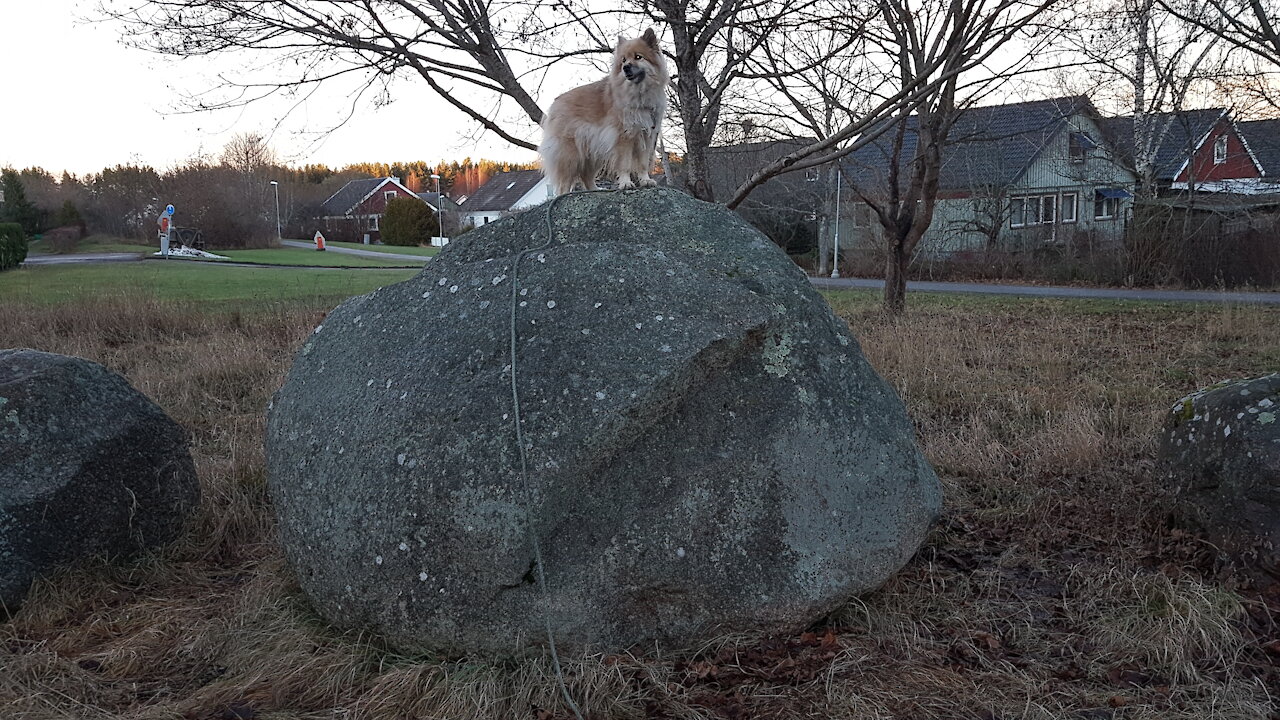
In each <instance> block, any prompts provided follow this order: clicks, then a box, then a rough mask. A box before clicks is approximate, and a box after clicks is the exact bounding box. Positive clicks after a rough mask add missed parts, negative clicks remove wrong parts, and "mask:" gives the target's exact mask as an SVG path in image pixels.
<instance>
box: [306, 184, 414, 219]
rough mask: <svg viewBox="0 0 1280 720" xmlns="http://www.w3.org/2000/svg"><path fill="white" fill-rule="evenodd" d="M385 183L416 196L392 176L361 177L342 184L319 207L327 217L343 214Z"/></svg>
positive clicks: (371, 195)
mask: <svg viewBox="0 0 1280 720" xmlns="http://www.w3.org/2000/svg"><path fill="white" fill-rule="evenodd" d="M387 183H391V184H393V185H395V186H396V187H398V188H400V189H401V190H403V191H405V193H407V194H408V195H409V196H410V197H417V195H416V194H415V193H414V192H413V191H412V190H410V189H409V188H407V187H405V186H404V185H402V184H400V181H399V180H397V179H395V178H393V177H381V178H363V179H361V180H352V181H351V182H349V183H347V184H346V185H343V186H342V187H341V188H339V189H338V192H336V193H334V194H333V195H330V196H329V199H328V200H325V201H324V202H323V203H321V204H320V208H321V210H323V211H324V214H325V215H327V216H329V217H342V216H345V215H347V214H349V213H350V212H351V211H352V210H354V209H355V208H356V207H357V206H359V205H360V203H362V202H364V201H365V200H368V199H369V198H370V197H373V194H374V193H376V192H378V190H379V189H380V188H381V187H382V186H383V185H386V184H387Z"/></svg>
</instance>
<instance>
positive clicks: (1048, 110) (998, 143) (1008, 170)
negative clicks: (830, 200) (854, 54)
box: [844, 96, 1096, 192]
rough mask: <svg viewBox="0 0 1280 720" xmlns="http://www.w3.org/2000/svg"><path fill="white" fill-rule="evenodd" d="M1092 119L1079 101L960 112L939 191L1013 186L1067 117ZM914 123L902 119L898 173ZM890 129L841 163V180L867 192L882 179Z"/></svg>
mask: <svg viewBox="0 0 1280 720" xmlns="http://www.w3.org/2000/svg"><path fill="white" fill-rule="evenodd" d="M1076 114H1086V115H1089V116H1091V117H1096V111H1095V110H1094V109H1093V105H1092V104H1091V103H1090V102H1089V100H1088V99H1087V98H1085V97H1082V96H1071V97H1062V98H1052V99H1049V100H1033V101H1030V102H1022V103H1012V104H1008V105H988V106H983V107H973V108H968V109H966V110H965V111H964V112H963V113H962V114H961V115H960V117H959V119H957V121H956V123H955V125H953V126H952V128H951V132H950V134H948V136H947V139H948V143H947V145H946V147H945V148H944V150H943V153H942V168H941V175H940V178H939V190H940V191H942V192H946V191H949V190H950V191H970V190H973V189H974V188H976V187H986V186H993V187H1005V186H1008V185H1010V184H1012V183H1013V182H1015V181H1016V180H1017V179H1018V178H1019V177H1020V176H1021V175H1022V174H1023V172H1025V171H1026V169H1027V167H1029V166H1030V165H1031V162H1032V161H1033V160H1035V158H1036V157H1037V156H1038V155H1039V154H1040V152H1041V151H1042V150H1043V149H1044V148H1045V146H1046V145H1047V144H1048V143H1049V141H1050V140H1052V139H1053V138H1054V137H1055V136H1056V135H1057V134H1058V133H1059V132H1060V131H1061V130H1062V128H1063V126H1064V120H1065V119H1066V118H1068V117H1070V116H1072V115H1076ZM916 127H917V118H916V116H912V117H910V118H908V119H907V129H906V131H905V132H904V134H903V138H902V142H903V148H902V153H901V158H903V160H902V167H903V171H904V172H905V170H906V163H907V162H909V160H910V158H911V156H912V153H914V151H915V145H916V140H917V135H916V133H917V131H916ZM895 136H896V129H895V128H890V129H889V130H887V131H886V132H885V133H884V134H883V135H881V136H880V137H879V138H877V139H876V140H875V141H874V142H872V143H871V144H869V145H867V146H865V147H863V148H862V149H860V150H858V151H857V152H854V153H853V154H851V155H850V156H849V157H848V158H847V159H846V160H845V161H844V171H845V177H846V178H847V179H848V180H849V181H851V182H854V183H857V184H858V185H859V186H862V187H865V188H867V189H873V190H874V189H878V188H879V187H883V185H884V184H885V183H886V182H887V179H888V170H889V165H890V158H891V157H892V154H893V153H892V148H893V145H894V142H895Z"/></svg>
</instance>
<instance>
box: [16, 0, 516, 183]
mask: <svg viewBox="0 0 1280 720" xmlns="http://www.w3.org/2000/svg"><path fill="white" fill-rule="evenodd" d="M95 5H96V0H0V29H3V37H0V76H3V78H4V80H3V83H2V84H0V86H2V87H3V91H4V93H5V99H4V102H3V103H0V105H2V106H3V108H4V109H3V111H2V112H0V167H4V166H13V167H17V168H24V167H30V166H40V167H43V168H45V169H46V170H48V171H50V172H52V173H53V174H55V175H57V174H60V173H61V171H62V170H64V169H66V170H70V171H71V172H73V173H76V174H83V173H87V172H97V171H98V170H101V169H102V168H103V167H107V166H111V165H116V164H122V163H128V162H134V163H138V162H141V163H145V164H149V165H152V166H154V167H156V168H157V169H164V168H166V167H169V166H171V165H173V164H175V163H179V162H182V161H183V160H186V159H188V158H191V157H194V156H197V155H199V154H201V153H204V154H206V155H210V156H216V155H217V153H218V151H219V150H221V148H222V146H223V145H224V144H225V143H226V141H227V140H228V138H230V137H231V136H232V135H234V134H235V133H237V132H260V133H262V134H264V135H271V145H272V146H273V147H274V148H275V149H276V150H277V152H278V153H279V155H280V156H281V159H282V160H284V161H286V162H288V163H290V164H303V163H307V162H316V163H325V164H327V165H330V166H341V165H344V164H346V163H350V162H358V161H385V162H394V161H397V160H426V161H429V162H430V161H436V160H442V159H443V160H450V159H462V158H463V157H465V156H468V155H469V156H471V157H487V158H492V159H498V160H501V159H510V160H520V161H524V160H531V159H533V153H531V152H529V151H527V150H521V149H518V148H514V147H511V146H509V145H507V144H505V143H502V142H501V141H496V142H495V141H493V140H489V139H488V138H481V139H480V140H479V142H477V140H476V139H474V138H472V137H470V136H469V134H470V130H471V128H470V126H468V125H467V123H466V122H464V120H463V119H462V118H460V117H459V116H458V115H457V114H456V113H455V112H453V111H451V110H450V109H448V108H446V107H443V105H444V104H443V102H441V101H439V100H437V99H435V98H433V97H431V96H429V94H428V92H424V91H421V90H419V88H418V86H415V85H414V84H413V83H412V82H409V81H401V82H400V83H399V84H398V85H396V86H394V87H393V93H392V97H393V98H394V102H392V103H391V104H390V105H388V106H385V107H381V108H377V107H374V105H373V102H372V101H371V100H365V101H363V102H361V103H359V104H358V105H357V106H356V111H355V115H354V116H353V117H352V119H351V120H350V121H349V122H347V124H346V125H344V126H343V127H341V128H340V129H338V130H336V131H334V132H333V133H331V134H329V135H327V136H326V137H317V136H316V133H318V132H319V131H321V130H324V129H326V128H329V127H332V126H333V125H335V124H337V123H338V122H339V121H340V119H341V118H342V117H344V116H345V115H346V113H347V112H348V111H349V110H350V108H351V103H350V101H349V100H348V98H347V89H346V88H339V87H337V86H334V87H332V88H322V89H321V90H320V91H319V92H318V93H316V94H315V95H314V96H313V97H312V98H311V99H310V100H309V101H307V102H305V103H303V104H302V105H301V106H299V107H297V108H296V109H293V110H292V111H291V112H289V108H290V105H291V103H286V102H276V101H270V102H264V103H262V104H260V105H256V106H254V107H251V108H249V109H246V110H242V111H223V112H218V113H199V114H180V113H178V112H176V107H175V106H176V104H177V103H176V102H175V101H174V96H173V93H174V92H175V91H177V92H181V91H182V90H184V89H185V90H200V89H204V88H207V87H209V86H210V85H211V84H212V83H213V82H214V80H213V78H215V77H216V74H217V72H218V71H219V70H223V69H225V67H219V66H217V65H215V64H214V63H212V62H211V61H209V60H204V59H192V60H183V61H174V60H172V59H169V58H163V57H159V56H156V55H153V54H150V53H146V52H143V51H140V50H133V49H129V48H126V47H124V46H123V45H122V44H121V42H120V33H119V29H118V27H115V26H113V25H111V24H107V23H92V22H86V21H85V18H87V17H90V16H92V14H93V12H94V8H95ZM286 114H287V117H286ZM281 118H284V119H283V121H282V120H281ZM278 124H279V125H280V127H278V128H277V125H278Z"/></svg>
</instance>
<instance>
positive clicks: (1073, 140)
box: [1067, 132, 1097, 163]
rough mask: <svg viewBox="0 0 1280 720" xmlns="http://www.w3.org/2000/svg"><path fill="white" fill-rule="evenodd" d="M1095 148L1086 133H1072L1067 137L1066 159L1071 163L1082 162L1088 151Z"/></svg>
mask: <svg viewBox="0 0 1280 720" xmlns="http://www.w3.org/2000/svg"><path fill="white" fill-rule="evenodd" d="M1095 147H1097V145H1096V144H1095V143H1094V142H1093V138H1091V137H1089V133H1087V132H1073V133H1071V134H1070V135H1069V136H1068V137H1067V158H1068V159H1069V160H1071V162H1073V163H1080V162H1084V161H1085V158H1087V157H1089V151H1090V150H1092V149H1094V148H1095Z"/></svg>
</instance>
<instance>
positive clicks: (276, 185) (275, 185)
mask: <svg viewBox="0 0 1280 720" xmlns="http://www.w3.org/2000/svg"><path fill="white" fill-rule="evenodd" d="M271 187H273V188H275V191H276V240H277V241H281V240H284V236H283V235H282V234H281V233H280V183H278V182H276V181H275V180H272V181H271Z"/></svg>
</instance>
